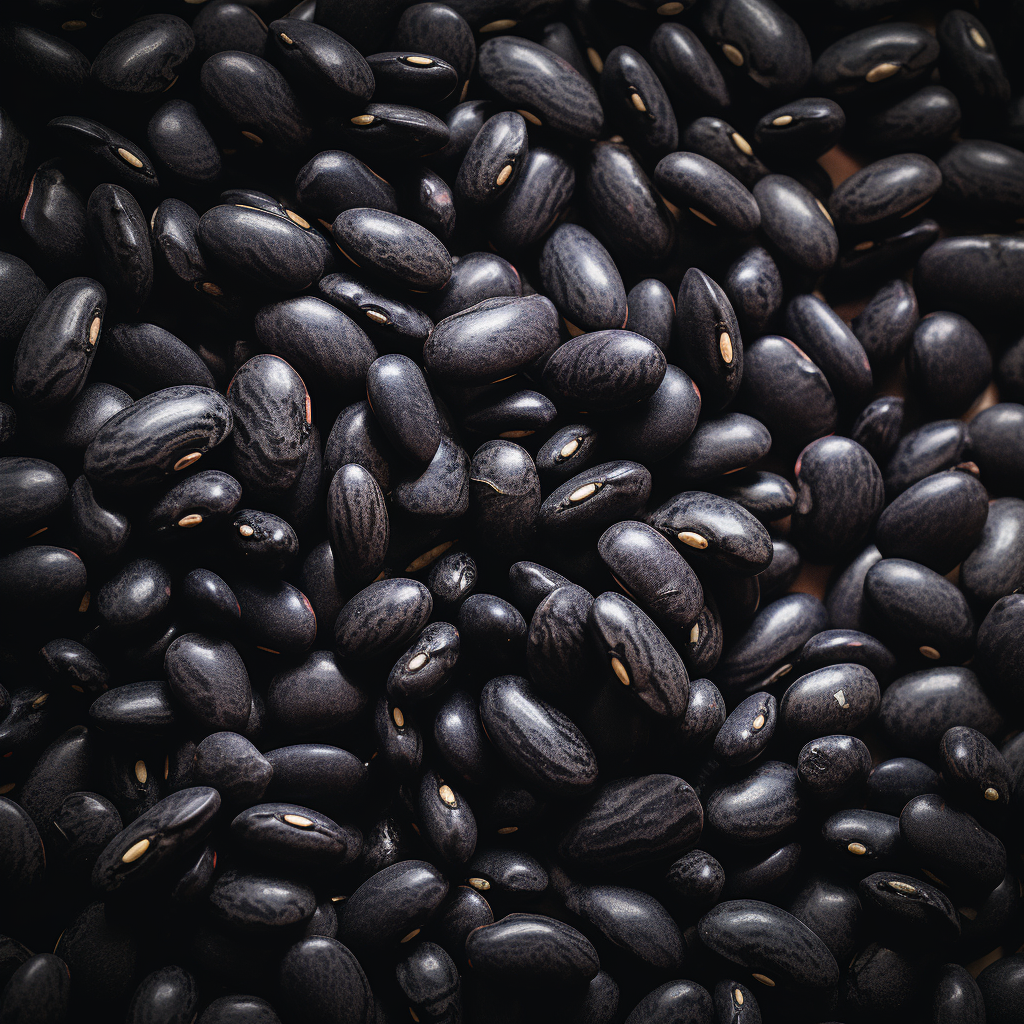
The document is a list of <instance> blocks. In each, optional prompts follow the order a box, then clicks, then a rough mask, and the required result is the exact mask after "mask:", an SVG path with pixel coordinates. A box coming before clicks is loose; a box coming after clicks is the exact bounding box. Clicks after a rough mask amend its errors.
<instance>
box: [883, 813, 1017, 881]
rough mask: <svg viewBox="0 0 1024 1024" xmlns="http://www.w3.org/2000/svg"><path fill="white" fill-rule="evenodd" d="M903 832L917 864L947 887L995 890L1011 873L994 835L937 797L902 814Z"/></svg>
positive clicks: (1001, 848)
mask: <svg viewBox="0 0 1024 1024" xmlns="http://www.w3.org/2000/svg"><path fill="white" fill-rule="evenodd" d="M900 834H901V835H902V837H903V841H904V842H905V843H906V844H907V847H908V848H909V850H910V852H911V853H912V855H913V856H914V858H915V860H916V862H917V863H918V864H919V865H920V866H921V867H922V868H923V869H925V870H926V871H927V872H928V874H929V876H930V877H931V878H933V879H935V880H937V881H940V882H941V884H942V885H952V886H953V887H954V888H956V889H961V890H965V889H966V890H971V889H974V890H978V891H979V892H982V893H988V892H990V891H991V890H992V889H993V888H995V886H997V885H998V884H999V882H1000V881H1001V880H1002V878H1003V875H1004V874H1005V873H1006V850H1005V849H1004V847H1003V844H1002V843H1001V842H1000V841H999V840H998V839H997V838H996V837H995V836H994V835H992V833H991V832H988V831H986V830H985V829H983V828H982V827H981V826H980V825H979V824H978V823H977V821H976V820H975V819H974V818H973V817H972V816H971V815H970V814H967V813H966V812H964V811H961V810H958V809H956V808H955V807H952V806H950V805H949V804H947V803H946V802H945V800H944V799H943V798H942V797H941V796H938V795H937V794H934V793H926V794H923V795H922V796H916V797H914V798H913V799H912V800H911V801H910V802H909V803H908V804H907V805H906V807H904V808H903V810H902V812H901V813H900Z"/></svg>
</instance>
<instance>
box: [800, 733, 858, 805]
mask: <svg viewBox="0 0 1024 1024" xmlns="http://www.w3.org/2000/svg"><path fill="white" fill-rule="evenodd" d="M796 770H797V774H798V775H799V776H800V782H801V784H802V785H803V786H804V789H805V790H806V791H807V792H808V793H809V794H810V795H811V796H813V797H815V798H816V799H818V800H834V799H835V798H836V797H838V796H843V795H846V794H848V793H849V792H850V790H852V789H854V788H856V787H858V786H860V785H861V784H862V783H863V782H864V780H865V779H866V778H867V777H868V772H869V771H870V770H871V753H870V752H869V750H868V748H867V746H866V745H865V744H864V742H863V741H862V740H859V739H857V738H856V737H854V736H843V735H832V736H820V737H819V738H818V739H814V740H810V741H808V742H807V743H805V744H804V745H803V747H802V748H801V749H800V753H799V755H798V756H797V764H796Z"/></svg>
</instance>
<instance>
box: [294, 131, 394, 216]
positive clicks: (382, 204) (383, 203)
mask: <svg viewBox="0 0 1024 1024" xmlns="http://www.w3.org/2000/svg"><path fill="white" fill-rule="evenodd" d="M295 197H296V199H297V200H298V201H299V204H300V205H301V206H303V207H304V208H306V209H307V210H309V211H311V212H312V213H313V214H315V215H316V216H317V217H318V218H320V219H321V221H326V222H327V223H328V224H331V223H333V222H334V218H335V217H337V216H338V214H339V213H341V212H342V211H343V210H350V209H354V208H357V207H371V208H373V209H377V210H387V211H388V212H390V213H398V201H397V199H396V197H395V190H394V188H393V187H392V186H391V185H390V184H389V183H388V182H386V181H385V180H384V179H383V178H380V177H378V176H377V175H376V174H375V173H374V172H373V171H371V170H370V168H369V167H367V166H366V164H364V163H363V162H362V160H359V159H358V158H357V157H354V156H352V154H351V153H345V152H343V151H341V150H337V149H330V150H325V151H324V152H322V153H317V155H316V156H315V157H313V159H312V160H310V161H309V163H307V164H306V165H305V166H303V167H302V168H301V169H300V170H299V173H298V174H297V175H296V176H295Z"/></svg>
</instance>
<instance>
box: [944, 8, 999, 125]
mask: <svg viewBox="0 0 1024 1024" xmlns="http://www.w3.org/2000/svg"><path fill="white" fill-rule="evenodd" d="M936 38H937V39H938V40H939V45H940V46H941V48H942V50H941V52H940V54H939V63H940V67H941V69H942V80H943V81H944V82H947V84H948V85H949V86H950V88H952V89H955V90H956V92H957V94H958V95H959V96H961V97H962V98H963V99H964V101H965V102H966V103H969V104H971V105H975V104H978V105H983V104H986V103H988V104H1002V103H1005V102H1006V101H1007V100H1008V99H1009V97H1010V83H1009V80H1008V79H1007V77H1006V72H1005V71H1004V69H1003V64H1002V62H1001V61H1000V59H999V55H998V53H997V52H996V44H995V41H994V39H993V38H992V34H991V33H990V32H989V30H988V29H987V28H986V27H985V24H984V23H983V22H982V21H980V20H979V19H978V18H977V17H975V16H974V15H973V14H971V13H969V12H968V11H948V12H947V13H946V15H945V16H944V17H943V18H942V20H941V21H940V22H939V25H938V28H937V30H936Z"/></svg>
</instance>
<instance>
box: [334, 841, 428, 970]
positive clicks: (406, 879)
mask: <svg viewBox="0 0 1024 1024" xmlns="http://www.w3.org/2000/svg"><path fill="white" fill-rule="evenodd" d="M447 894H448V883H447V882H446V881H445V880H444V877H443V876H442V875H441V873H440V872H439V871H438V870H437V869H436V868H435V867H434V866H433V865H431V864H428V863H426V861H422V860H403V861H399V862H398V863H396V864H392V865H390V866H389V867H386V868H383V869H382V870H380V871H378V872H377V873H376V874H375V875H372V876H371V877H370V878H368V879H367V880H366V881H365V882H363V884H362V885H361V886H359V888H358V889H356V891H355V892H353V893H352V895H351V896H349V898H348V899H347V900H345V904H344V906H343V907H342V908H341V913H340V914H339V915H338V936H339V938H340V939H341V940H342V941H343V942H344V943H345V945H346V946H349V947H351V948H353V949H355V950H359V951H363V952H366V953H372V952H377V951H382V950H385V949H389V948H392V947H394V946H398V945H400V944H401V943H403V942H408V941H410V940H411V939H413V938H415V937H416V935H418V934H419V931H420V929H421V928H422V927H423V926H424V925H425V924H426V923H427V921H428V920H429V918H430V917H431V916H433V914H434V913H435V911H437V909H438V908H439V907H440V906H441V904H442V902H443V901H444V898H445V896H446V895H447ZM410 933H411V934H410Z"/></svg>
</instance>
